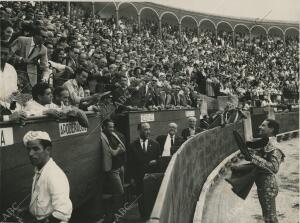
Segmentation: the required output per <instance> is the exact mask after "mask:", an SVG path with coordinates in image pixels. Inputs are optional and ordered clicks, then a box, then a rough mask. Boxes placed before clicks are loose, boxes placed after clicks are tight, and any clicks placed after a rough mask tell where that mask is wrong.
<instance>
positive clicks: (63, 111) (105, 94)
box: [0, 1, 299, 223]
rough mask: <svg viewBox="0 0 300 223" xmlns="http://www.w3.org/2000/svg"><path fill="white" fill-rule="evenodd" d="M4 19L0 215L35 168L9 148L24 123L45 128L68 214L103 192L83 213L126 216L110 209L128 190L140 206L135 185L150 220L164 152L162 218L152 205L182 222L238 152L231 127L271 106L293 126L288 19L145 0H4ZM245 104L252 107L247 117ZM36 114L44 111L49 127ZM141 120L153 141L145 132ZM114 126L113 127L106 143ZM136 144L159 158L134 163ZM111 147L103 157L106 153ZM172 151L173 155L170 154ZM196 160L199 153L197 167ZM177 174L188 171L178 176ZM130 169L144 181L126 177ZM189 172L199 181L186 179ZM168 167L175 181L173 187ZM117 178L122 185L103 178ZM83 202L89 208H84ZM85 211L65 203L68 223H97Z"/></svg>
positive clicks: (291, 26) (293, 41)
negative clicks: (62, 178) (65, 181)
mask: <svg viewBox="0 0 300 223" xmlns="http://www.w3.org/2000/svg"><path fill="white" fill-rule="evenodd" d="M0 14H1V17H0V18H1V27H0V29H1V47H0V49H1V54H0V57H1V62H0V66H1V72H0V74H1V75H0V124H1V126H0V127H1V129H0V130H1V142H0V146H1V147H2V146H3V147H4V146H10V148H11V149H10V150H8V149H7V150H2V151H3V152H2V153H0V161H1V162H0V163H1V164H2V165H0V179H1V180H2V182H0V192H1V193H0V195H1V196H3V197H4V199H1V200H0V210H1V211H2V209H3V210H5V208H7V207H10V205H11V203H13V202H15V200H19V199H23V197H24V193H25V192H24V191H26V188H25V187H26V186H27V187H28V185H29V187H30V186H31V179H32V172H31V171H32V166H31V165H29V162H28V160H27V157H26V156H25V155H24V156H22V157H21V156H20V157H21V158H22V159H21V158H20V157H19V156H18V155H19V154H20V142H22V139H23V136H24V133H25V130H26V131H29V130H32V129H38V130H40V129H43V130H46V131H48V132H49V134H50V136H51V137H53V142H54V143H53V145H54V146H53V147H55V148H54V153H53V154H54V155H53V158H54V159H55V160H58V163H59V164H60V165H61V166H62V168H63V170H64V171H65V172H66V175H67V177H68V178H69V181H70V186H71V193H70V194H71V200H72V202H73V208H74V210H75V209H77V207H79V206H81V205H83V203H84V202H86V201H87V200H89V199H90V198H91V197H93V198H97V196H98V195H99V196H100V195H101V196H102V195H103V196H102V197H101V199H102V198H103V200H104V201H103V203H101V205H102V206H101V208H99V209H97V208H98V207H96V209H97V210H96V212H97V213H96V216H92V217H91V216H89V217H91V218H97V220H99V218H101V219H102V220H104V219H108V220H107V221H104V222H122V221H118V220H123V217H124V214H123V215H122V216H121V217H120V219H119V217H116V215H114V213H118V212H116V211H118V210H120V209H119V208H120V204H121V206H122V205H123V204H124V201H125V199H126V201H135V202H136V201H137V200H138V199H139V198H140V197H139V196H138V195H139V194H141V196H143V199H145V200H144V201H141V200H142V199H140V200H139V201H138V203H139V208H140V207H141V206H142V207H144V206H145V207H144V208H145V210H144V213H142V211H141V210H139V211H140V214H141V217H142V218H143V220H146V219H148V218H149V217H150V214H151V211H152V208H153V206H154V203H155V198H156V196H157V193H158V190H159V187H160V184H161V181H162V180H163V178H164V177H165V176H164V172H165V170H166V168H167V166H168V165H169V162H170V160H171V159H173V162H171V166H170V167H168V168H169V169H170V170H169V171H168V173H167V174H166V177H165V179H166V181H168V183H167V184H166V183H164V186H163V188H166V187H167V190H168V193H167V192H166V191H167V190H166V191H165V192H164V193H163V196H162V197H163V199H161V201H160V204H158V205H157V207H156V210H159V211H160V212H158V211H157V213H159V214H157V213H156V212H155V213H154V214H157V215H159V218H160V222H167V221H166V220H164V219H167V218H169V216H171V215H172V217H171V218H173V219H176V218H179V217H178V216H179V215H180V216H181V217H183V218H185V219H186V218H187V216H188V218H189V219H191V217H192V214H193V213H192V212H193V209H194V206H192V205H194V204H195V203H196V202H194V201H196V199H197V196H198V195H199V193H200V191H199V190H200V187H198V186H200V185H203V183H204V182H205V179H206V177H207V174H209V173H210V171H211V170H212V169H213V168H215V166H216V165H217V164H218V163H219V161H221V160H222V159H224V158H225V157H226V156H227V155H228V154H230V152H234V151H235V150H236V149H237V148H235V145H233V142H234V139H233V138H232V137H233V136H232V130H233V129H234V130H239V132H240V133H241V134H242V133H243V132H244V131H246V130H247V131H248V132H251V134H250V135H252V131H253V132H255V131H256V130H257V129H258V126H259V125H260V121H262V120H260V119H261V118H262V117H263V118H266V117H267V112H266V111H267V110H268V112H269V113H270V114H271V115H273V116H274V117H275V113H274V112H273V110H272V109H271V108H272V107H274V110H275V111H285V112H282V113H281V112H279V113H277V115H278V116H277V118H278V117H279V118H278V120H280V121H281V123H280V124H281V125H282V129H283V130H282V132H288V131H291V130H295V129H296V128H299V126H297V123H298V122H297V121H295V120H297V117H298V113H297V112H294V111H295V110H297V108H298V100H299V92H298V84H299V82H298V78H299V26H298V24H295V23H287V22H279V21H273V22H272V21H260V20H259V21H257V20H251V19H242V18H241V19H238V18H230V17H221V16H217V15H209V14H203V13H196V12H189V11H185V10H181V9H176V8H171V7H168V6H163V5H158V4H154V3H148V2H118V3H116V2H76V3H75V2H50V1H48V2H36V1H30V2H25V1H18V2H16V1H1V2H0ZM222 96H223V97H222ZM222 103H223V105H224V106H220V105H221V104H222ZM257 107H266V108H267V109H263V108H258V109H257ZM295 107H296V109H294V108H295ZM276 109H277V110H276ZM242 110H251V115H252V117H250V116H251V115H250V112H243V111H242ZM154 111H155V112H154ZM288 111H292V112H289V113H287V112H288ZM255 113H256V114H255ZM99 114H100V115H99ZM253 114H255V115H257V116H255V115H253ZM270 114H268V115H269V116H270ZM31 116H39V117H38V118H36V117H31ZM40 116H48V117H49V116H50V117H52V118H53V117H54V118H55V124H53V123H54V121H53V119H51V118H50V119H48V117H47V118H45V117H42V118H40ZM258 116H259V117H258ZM99 117H100V119H99ZM199 117H200V119H199ZM257 117H258V118H257ZM282 117H283V118H282ZM110 118H111V119H110ZM251 118H252V127H251V125H250V124H251ZM245 119H246V120H245ZM27 120H29V121H28V122H27ZM241 120H244V122H242V121H241ZM286 120H288V121H286ZM7 121H15V122H12V123H10V122H7ZM76 121H78V122H76ZM148 122H150V123H151V137H155V139H156V141H157V142H156V141H155V140H151V139H150V138H149V135H150V124H149V123H148ZM249 122H250V124H249ZM16 123H18V124H20V125H21V127H20V126H19V125H17V124H16ZM242 123H243V124H242ZM244 123H247V125H246V124H245V126H246V127H245V126H244ZM115 126H116V129H117V130H118V131H120V132H118V131H115V130H114V127H115ZM218 126H221V128H215V127H218ZM249 126H250V127H249ZM295 126H296V127H295ZM7 127H9V128H10V129H9V130H10V132H8V131H7V129H8V128H7ZM100 127H101V128H100ZM186 127H187V128H186ZM177 128H178V129H177ZM245 129H246V130H245ZM2 130H3V131H2ZM4 130H5V131H4ZM177 131H178V132H179V131H180V133H179V134H177ZM112 132H113V133H120V134H119V135H117V136H115V134H113V136H114V137H115V138H114V137H113V136H112ZM4 133H5V134H6V135H5V134H4ZM171 133H172V134H171ZM198 133H202V134H198ZM166 134H167V135H166ZM37 135H39V134H37ZM42 135H43V134H42ZM100 135H101V137H100ZM146 135H147V137H148V138H149V141H147V140H148V138H147V137H146ZM180 135H181V136H182V137H181V136H180ZM245 135H246V134H245ZM34 137H35V136H34V134H33V138H34ZM43 137H44V136H43ZM43 137H42V138H40V139H43ZM48 137H49V136H47V137H46V141H47V139H48ZM55 137H56V138H55ZM193 137H194V138H193ZM99 138H101V140H100V142H101V144H100V149H99ZM4 139H6V142H5V140H4ZM7 139H9V140H7ZM114 139H117V141H116V140H114ZM189 139H192V140H190V141H189V142H186V141H187V140H189ZM193 139H194V140H193ZM134 140H135V141H134ZM150 140H151V141H150ZM146 141H147V143H146ZM136 142H137V145H138V146H140V147H141V149H142V150H143V152H144V153H145V154H147V152H148V151H150V152H151V151H152V149H154V148H155V147H157V148H156V149H157V152H155V157H154V158H151V159H150V158H149V160H148V157H147V159H144V158H143V155H141V157H142V159H143V161H142V162H140V163H138V162H136V161H137V160H138V158H139V157H133V155H132V154H133V152H132V151H134V150H133V145H135V144H134V143H136ZM184 142H185V144H183V143H184ZM199 142H201V148H200V149H201V150H200V149H199V151H200V152H201V153H199V152H198V151H197V149H198V148H196V147H198V146H199V145H198V143H199ZM105 143H107V144H108V145H106V144H105ZM148 143H149V144H148ZM24 144H25V143H24ZM140 144H141V145H140ZM146 144H147V145H146ZM150 144H151V146H152V147H151V150H150ZM148 145H149V150H148V148H147V147H148ZM181 145H184V147H183V146H181ZM25 146H26V145H25ZM110 146H111V147H112V148H113V149H111V148H110ZM199 147H200V146H199ZM7 148H8V147H7ZM109 149H111V150H114V151H113V152H112V151H110V153H111V154H113V155H109V154H110V153H109V152H108V153H107V154H108V155H107V154H105V151H109ZM177 150H180V151H181V158H180V161H178V160H179V158H178V159H177V158H176V156H177V154H176V155H175V156H173V155H174V154H175V153H176V152H177ZM8 151H9V152H8ZM103 151H104V152H103ZM116 151H117V152H116ZM153 151H154V150H153ZM186 151H191V152H190V153H189V154H188V153H186ZM0 152H1V150H0ZM102 152H103V153H102ZM14 154H16V155H14ZM24 154H25V152H24ZM145 154H144V155H145ZM112 156H115V157H113V158H112ZM145 156H146V155H145ZM172 156H173V158H172ZM11 157H18V158H20V160H15V159H11ZM174 157H175V158H176V159H177V161H176V159H175V158H174ZM178 157H179V156H178ZM127 158H128V159H127ZM25 159H26V160H25ZM100 159H101V161H100ZM204 159H206V160H207V161H209V162H206V160H205V161H203V162H202V161H201V162H199V160H204ZM112 160H113V161H112ZM153 161H154V162H153ZM175 161H176V162H175ZM181 161H182V162H181ZM109 162H111V163H110V164H107V163H109ZM179 162H180V163H179ZM195 163H197V165H194V164H195ZM199 163H200V164H199ZM198 164H199V165H198ZM101 165H102V167H100V166H101ZM106 165H107V166H106ZM109 165H110V167H109ZM180 165H182V166H180ZM193 165H194V166H193ZM106 167H107V169H106ZM154 167H156V168H157V169H158V167H159V170H157V169H155V168H154ZM1 168H2V169H1ZM152 168H153V169H152ZM176 168H177V169H176ZM100 169H101V174H99V170H100ZM124 169H125V174H124ZM143 169H145V170H143ZM154 169H155V170H154ZM181 169H184V171H190V172H184V173H188V174H182V172H176V171H178V170H181ZM115 170H117V171H115ZM140 170H143V171H144V173H142V174H141V176H140V179H139V180H140V181H138V180H136V179H133V175H134V174H136V175H139V173H137V172H139V171H140ZM203 170H204V171H203ZM102 171H103V172H105V173H106V175H105V174H103V175H102ZM118 171H119V172H118ZM193 171H194V172H193ZM202 171H203V174H202ZM200 172H201V174H202V175H201V174H199V173H200ZM111 173H112V175H108V174H111ZM146 173H147V174H148V173H149V175H147V177H148V178H147V177H145V179H144V174H146ZM151 174H154V175H151ZM155 174H156V175H155ZM196 174H198V175H201V177H199V176H197V180H198V185H197V187H194V185H195V183H194V182H195V181H194V179H192V178H193V177H194V176H196ZM20 176H22V177H20ZM116 176H117V177H116ZM145 176H146V175H145ZM149 176H150V177H149ZM170 176H172V177H173V178H174V179H177V178H175V177H174V176H176V177H179V178H178V179H179V180H178V182H177V183H178V184H177V185H176V186H174V185H175V183H174V185H173V181H175V180H174V179H173V178H172V179H173V180H172V181H171V180H170V181H169V180H168V178H170ZM109 177H110V178H109ZM187 177H189V178H188V180H187ZM99 178H101V179H100V182H98V179H99ZM16 179H18V181H17V183H16ZM29 179H30V180H29ZM21 180H24V181H21ZM114 180H116V181H117V184H118V185H117V186H120V187H114V186H112V185H114V184H113V183H115V182H116V181H114ZM132 180H133V181H132ZM144 181H145V182H146V183H145V185H146V186H145V188H144V186H143V184H144ZM19 182H21V183H19ZM112 182H113V183H112ZM74 185H76V186H74ZM166 185H167V186H166ZM178 185H179V187H177V186H178ZM173 186H174V188H173ZM29 187H28V188H27V191H30V188H29ZM24 188H25V189H24ZM34 188H35V186H34ZM95 188H96V189H97V190H99V191H100V190H101V191H100V192H99V191H98V192H99V194H96V192H97V190H94V189H95ZM133 188H135V189H136V191H134V189H133ZM153 188H154V189H153ZM178 188H182V189H181V190H178ZM186 188H188V189H186ZM191 188H192V190H195V191H193V193H190V192H191V191H192V190H190V189H191ZM102 189H103V191H102ZM120 191H121V192H120ZM145 191H146V192H145ZM169 191H173V192H172V193H170V192H169ZM178 191H179V192H178ZM183 191H185V192H184V193H186V194H185V196H183ZM98 192H97V193H98ZM134 193H135V194H136V196H133V197H132V194H134ZM188 193H189V194H188ZM120 194H121V196H119V195H120ZM124 194H126V198H125V199H124V197H123V195H124ZM165 194H167V195H165ZM170 194H171V195H170ZM87 195H88V196H87ZM106 195H108V198H107V197H105V196H106ZM110 195H111V196H110ZM115 195H116V196H115ZM191 195H192V196H191ZM194 195H195V196H194ZM109 196H110V197H109ZM112 196H113V198H112ZM117 196H119V198H118V197H117ZM171 196H172V199H173V200H172V202H169V201H170V200H171V198H170V197H171ZM144 197H145V198H144ZM179 197H180V199H182V200H180V199H179ZM115 198H116V199H115ZM109 199H112V200H109ZM114 199H115V200H114ZM118 199H119V200H118ZM176 199H178V202H176V201H177V200H176ZM185 199H186V200H185ZM190 199H191V200H193V201H192V202H191V201H189V200H190ZM107 200H108V201H107ZM149 200H150V202H149ZM184 200H185V202H186V203H184V202H182V201H184ZM1 201H2V204H1ZM101 202H102V201H101ZM105 202H107V203H105ZM143 202H144V204H143ZM180 202H182V203H180ZM91 203H92V202H91ZM104 203H105V204H104ZM192 203H193V204H192ZM125 204H128V203H125ZM1 205H2V207H1ZM92 205H93V204H92ZM118 205H119V206H118ZM177 206H178V207H179V208H178V209H175V208H174V207H176V208H177ZM161 207H164V208H161ZM1 208H2V209H1ZM133 209H134V208H133ZM171 209H172V210H171ZM179 209H180V213H179V212H178V210H179ZM8 210H9V209H8ZM122 210H123V209H122ZM76 211H77V210H76ZM80 211H81V210H80ZM84 211H85V210H84ZM84 211H83V212H84ZM89 211H90V210H89ZM89 211H86V212H87V213H85V214H86V215H93V213H89ZM127 211H128V212H130V211H129V210H126V212H127ZM134 211H135V212H137V210H135V209H134ZM134 211H133V212H134ZM172 211H174V213H173V212H172ZM91 212H92V211H91ZM145 212H147V213H145ZM175 212H178V213H175ZM170 213H171V214H170ZM68 214H70V213H68ZM127 214H128V213H127ZM130 214H131V213H129V215H130ZM77 215H79V216H77ZM99 215H100V216H99ZM133 215H137V213H134V214H133ZM10 217H14V216H10ZM48 217H49V216H47V218H45V219H48ZM70 217H71V216H67V217H66V219H69V218H70ZM77 217H78V218H79V220H78V219H77ZM81 217H82V216H81V213H80V212H79V214H78V213H76V212H75V214H72V218H74V219H72V220H74V221H72V220H71V222H76V223H77V222H80V223H82V222H96V221H92V220H87V218H86V216H84V217H82V219H84V220H81ZM126 217H128V216H126ZM151 218H152V217H151ZM153 218H154V219H158V217H157V216H154V217H153ZM5 220H6V219H5ZM102 220H101V221H97V222H103V221H102ZM177 220H178V219H177ZM28 222H32V221H28ZM39 222H41V221H39ZM47 222H48V221H47ZM53 222H54V221H53ZM135 222H136V221H135ZM169 222H175V221H171V220H169ZM178 222H180V223H181V222H184V221H181V219H179V220H178Z"/></svg>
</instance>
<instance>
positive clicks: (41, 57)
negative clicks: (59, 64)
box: [11, 27, 49, 93]
mask: <svg viewBox="0 0 300 223" xmlns="http://www.w3.org/2000/svg"><path fill="white" fill-rule="evenodd" d="M32 35H33V36H32V37H24V36H20V37H18V38H17V39H16V40H15V41H14V42H13V43H12V46H11V49H12V53H13V54H14V56H13V57H14V66H15V67H16V69H17V72H18V79H19V82H20V85H21V86H20V89H23V92H26V93H28V92H30V91H31V87H32V86H34V85H35V84H37V83H38V82H40V81H41V80H42V81H48V80H46V77H47V76H48V75H47V74H48V72H49V69H48V68H49V64H48V57H47V48H46V47H45V46H44V45H43V44H44V41H45V39H46V38H47V31H46V30H43V29H42V28H40V27H34V28H33V33H32ZM40 71H41V72H40Z"/></svg>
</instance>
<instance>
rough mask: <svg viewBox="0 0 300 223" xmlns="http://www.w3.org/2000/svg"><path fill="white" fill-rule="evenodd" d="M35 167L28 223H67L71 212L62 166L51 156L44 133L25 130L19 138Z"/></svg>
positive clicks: (47, 137) (50, 149)
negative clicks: (21, 138)
mask: <svg viewBox="0 0 300 223" xmlns="http://www.w3.org/2000/svg"><path fill="white" fill-rule="evenodd" d="M23 142H24V145H25V147H26V149H27V151H28V156H29V159H30V162H31V164H32V165H33V166H34V167H35V175H34V178H33V183H32V194H31V201H30V206H29V212H30V214H31V215H32V218H31V219H30V221H28V222H36V221H39V222H68V221H69V219H70V218H71V214H72V202H71V200H70V186H69V181H68V178H67V177H66V175H65V173H64V172H63V171H62V169H61V168H60V167H59V166H57V164H56V163H55V161H54V160H53V159H52V158H51V153H52V143H51V139H50V137H49V135H48V133H47V132H42V131H29V132H27V133H26V134H25V136H24V138H23Z"/></svg>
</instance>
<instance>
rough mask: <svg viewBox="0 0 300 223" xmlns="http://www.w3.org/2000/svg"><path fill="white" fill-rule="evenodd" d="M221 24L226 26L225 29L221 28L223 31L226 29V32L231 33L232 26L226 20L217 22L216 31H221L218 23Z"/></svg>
mask: <svg viewBox="0 0 300 223" xmlns="http://www.w3.org/2000/svg"><path fill="white" fill-rule="evenodd" d="M222 24H226V26H223V28H225V27H226V29H223V30H224V31H228V32H231V33H233V27H232V25H231V24H230V23H229V22H226V21H220V22H218V24H217V33H219V31H221V29H220V28H221V26H220V25H222ZM219 27H220V28H219Z"/></svg>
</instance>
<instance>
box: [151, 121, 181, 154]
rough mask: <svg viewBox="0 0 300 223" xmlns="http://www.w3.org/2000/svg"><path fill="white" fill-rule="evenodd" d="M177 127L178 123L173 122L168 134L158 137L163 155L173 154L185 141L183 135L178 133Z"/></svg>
mask: <svg viewBox="0 0 300 223" xmlns="http://www.w3.org/2000/svg"><path fill="white" fill-rule="evenodd" d="M177 127H178V126H177V124H176V123H174V122H171V123H170V124H169V131H168V134H167V135H160V136H158V137H157V138H156V141H157V142H158V143H159V144H160V151H161V152H162V156H172V155H173V154H174V153H176V151H177V150H178V149H179V147H180V146H181V144H182V143H183V139H182V137H181V136H179V135H177Z"/></svg>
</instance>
